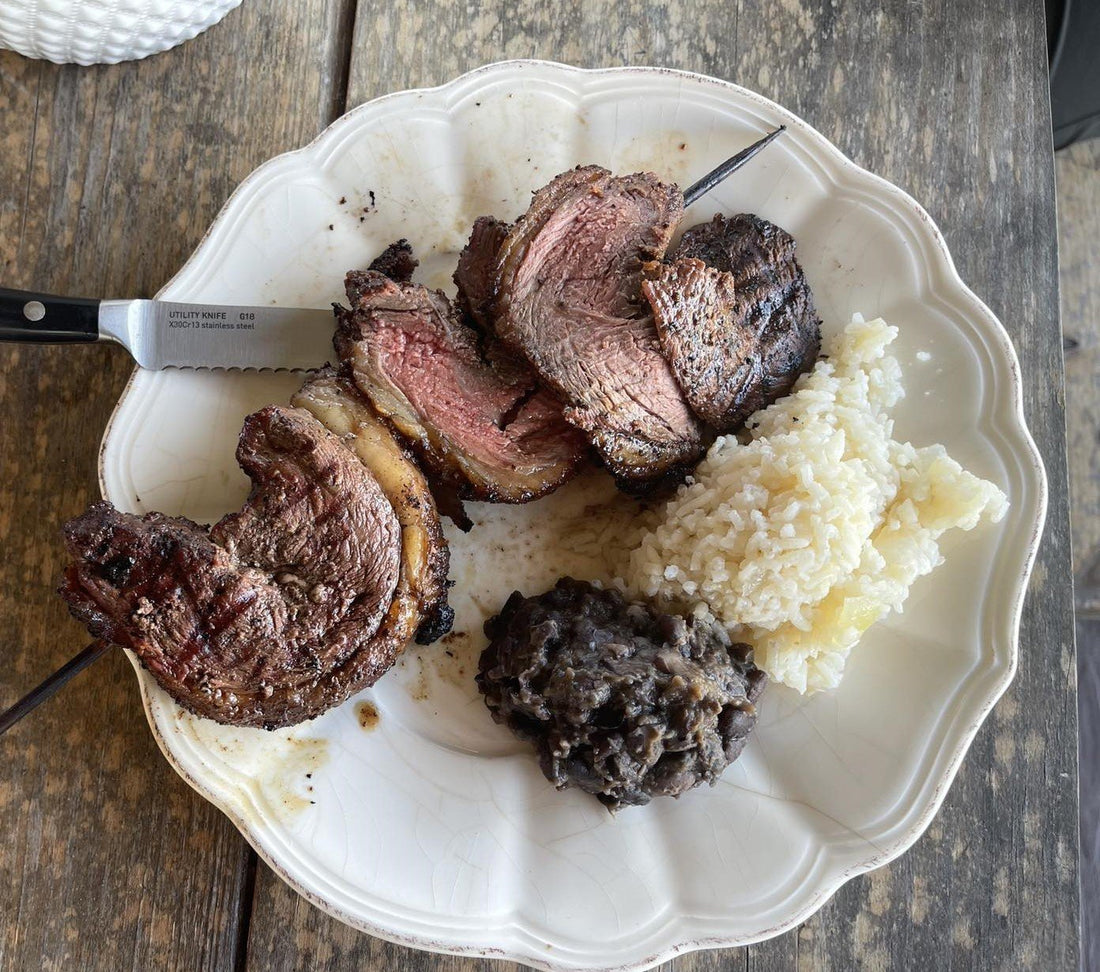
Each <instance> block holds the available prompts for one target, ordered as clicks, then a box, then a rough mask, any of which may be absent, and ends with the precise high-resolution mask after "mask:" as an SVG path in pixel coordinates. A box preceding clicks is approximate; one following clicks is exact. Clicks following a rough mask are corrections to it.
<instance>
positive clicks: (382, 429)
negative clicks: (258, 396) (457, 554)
mask: <svg viewBox="0 0 1100 972" xmlns="http://www.w3.org/2000/svg"><path fill="white" fill-rule="evenodd" d="M290 402H291V404H292V405H295V406H297V407H299V408H304V409H306V410H307V411H309V412H310V413H312V415H313V416H314V417H315V418H316V419H317V420H318V421H320V422H321V424H322V425H324V426H325V428H327V429H328V430H329V431H330V432H334V433H335V434H336V435H338V436H340V437H341V439H342V440H343V441H344V443H345V444H346V445H347V446H348V447H349V448H350V449H351V450H352V451H353V452H354V453H355V454H356V455H357V456H358V457H359V459H360V461H361V462H362V463H363V465H364V466H366V467H367V469H368V470H370V473H371V475H373V476H374V478H375V479H376V480H377V481H378V485H379V486H380V487H381V488H382V492H384V493H385V494H386V498H387V499H388V500H389V501H390V505H391V506H392V507H393V510H394V513H396V514H397V520H398V523H399V524H400V526H401V563H400V574H399V576H398V580H397V587H396V589H395V590H394V596H393V602H392V603H391V604H390V607H389V610H388V611H387V612H386V616H385V617H384V618H383V620H382V623H381V624H380V625H379V635H380V636H381V635H382V634H383V633H384V635H385V637H386V638H387V639H388V640H389V642H390V643H391V644H393V646H394V648H395V651H400V650H401V649H402V648H403V647H404V646H405V645H406V644H408V643H409V642H410V641H412V640H413V639H414V638H415V640H416V641H418V642H419V643H420V644H430V643H431V642H433V641H435V640H436V639H437V638H440V637H442V636H443V635H445V634H446V633H447V632H448V631H449V630H450V629H451V622H452V621H453V620H454V611H452V610H451V608H450V607H449V606H448V605H447V567H448V563H449V559H450V557H449V551H448V549H447V542H446V540H445V539H444V537H443V529H442V526H441V525H440V522H439V514H438V512H437V511H436V506H435V502H434V501H433V499H432V494H431V491H430V490H429V488H428V483H427V481H426V480H425V479H424V474H423V473H421V471H420V469H419V467H417V465H416V464H415V463H414V462H413V461H412V459H411V458H410V457H409V456H407V455H406V454H405V452H404V451H403V450H402V448H401V446H399V445H398V444H397V440H396V439H394V437H393V434H392V433H391V432H390V430H389V429H388V428H387V427H386V426H385V425H384V424H383V422H382V420H381V419H379V418H378V416H377V415H375V413H374V411H373V410H372V409H371V407H370V404H369V403H368V402H367V401H366V399H364V398H363V396H362V395H361V394H360V393H359V391H358V389H356V387H355V386H354V385H353V384H352V382H351V381H349V380H348V379H347V378H344V377H341V376H338V375H337V374H336V373H335V372H333V371H332V370H330V369H326V370H323V371H321V372H318V374H317V375H315V376H314V377H313V378H311V379H310V380H309V381H307V382H306V383H305V384H304V385H303V386H302V387H301V388H300V389H299V390H298V391H297V392H295V394H294V395H293V397H292V398H291V400H290ZM376 640H378V638H376Z"/></svg>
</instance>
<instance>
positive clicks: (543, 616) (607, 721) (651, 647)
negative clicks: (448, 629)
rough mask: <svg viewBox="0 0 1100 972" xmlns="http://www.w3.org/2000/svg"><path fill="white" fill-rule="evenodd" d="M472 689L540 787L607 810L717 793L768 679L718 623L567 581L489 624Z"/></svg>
mask: <svg viewBox="0 0 1100 972" xmlns="http://www.w3.org/2000/svg"><path fill="white" fill-rule="evenodd" d="M485 632H486V634H487V635H488V636H489V638H490V643H489V647H488V648H486V649H485V651H484V652H483V653H482V655H481V661H480V664H479V673H478V676H477V684H478V688H479V689H481V691H482V693H483V694H484V696H485V703H486V705H487V706H488V707H489V711H490V712H491V713H492V716H493V719H494V720H495V721H497V722H500V723H504V724H505V725H507V726H508V727H509V728H510V729H511V730H512V732H514V733H515V734H516V735H517V736H519V737H520V738H521V739H525V740H528V741H529V742H531V743H533V744H534V746H535V749H536V751H537V753H538V759H539V765H540V766H541V768H542V771H543V773H544V774H545V775H546V778H547V779H548V780H550V781H551V782H552V783H554V784H555V785H556V786H557V787H558V788H559V789H561V788H563V787H566V786H577V787H580V788H581V789H582V790H584V791H586V792H588V793H592V794H594V795H595V796H596V798H597V799H599V800H600V801H601V802H602V803H604V804H605V805H607V806H608V807H610V808H611V809H612V810H616V809H619V808H620V807H623V806H628V805H631V804H634V805H639V804H645V803H648V802H649V800H650V798H651V797H654V796H679V795H680V794H681V793H684V792H685V791H687V790H689V789H691V788H692V787H695V786H698V785H699V784H700V783H712V784H713V783H714V782H715V781H716V780H717V779H718V777H719V775H721V773H722V771H723V770H724V769H725V768H726V767H727V766H728V765H729V764H730V763H731V762H733V761H734V760H735V759H736V758H737V757H738V756H739V755H740V754H741V750H742V749H743V748H744V746H745V743H746V741H747V740H748V736H749V733H750V732H752V729H753V727H754V726H755V724H756V702H757V699H758V698H759V697H760V693H761V692H762V691H763V689H764V684H765V681H766V676H765V675H764V673H763V672H762V671H760V670H759V669H758V668H757V667H756V666H755V665H754V664H753V663H752V649H750V648H749V646H748V645H742V644H731V643H730V640H729V637H728V635H727V634H726V632H725V630H724V629H723V628H722V627H721V626H720V625H717V624H713V623H711V624H708V623H706V622H702V621H699V620H696V619H684V618H681V617H679V616H677V615H672V614H661V613H660V612H658V611H657V610H656V609H654V608H653V607H651V606H650V605H648V604H642V603H630V602H628V601H627V600H626V599H625V598H624V597H623V596H622V595H621V594H619V593H618V592H616V591H610V590H599V589H598V588H595V587H593V586H592V585H591V584H587V583H584V582H582V581H575V580H571V579H570V578H564V579H563V580H560V581H558V583H557V586H556V587H554V589H553V590H551V591H548V592H547V593H545V594H541V595H539V596H538V597H527V598H525V597H522V596H521V595H520V594H518V593H515V594H513V595H512V596H511V597H510V598H509V599H508V602H507V603H506V604H505V605H504V609H503V610H502V611H501V612H500V614H499V615H497V616H496V617H495V618H492V619H491V620H489V621H488V622H486V625H485Z"/></svg>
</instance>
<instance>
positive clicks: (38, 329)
mask: <svg viewBox="0 0 1100 972" xmlns="http://www.w3.org/2000/svg"><path fill="white" fill-rule="evenodd" d="M99 304H100V302H99V301H98V300H89V299H87V298H85V297H54V296H53V295H52V294H36V293H32V292H30V291H26V290H8V289H6V288H4V287H0V341H29V342H31V343H34V344H69V343H73V342H78V341H98V340H99Z"/></svg>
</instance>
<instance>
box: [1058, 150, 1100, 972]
mask: <svg viewBox="0 0 1100 972" xmlns="http://www.w3.org/2000/svg"><path fill="white" fill-rule="evenodd" d="M1056 171H1057V176H1058V251H1059V263H1060V267H1059V278H1060V281H1061V288H1062V336H1063V342H1064V346H1065V351H1066V425H1067V426H1068V430H1067V431H1068V436H1069V478H1070V498H1071V514H1072V515H1071V517H1070V523H1071V526H1072V528H1073V561H1074V579H1075V588H1074V589H1075V594H1076V602H1077V649H1078V650H1077V672H1078V699H1077V712H1078V720H1079V722H1080V727H1081V738H1080V745H1079V751H1080V753H1081V785H1080V788H1079V789H1080V793H1081V904H1082V907H1081V967H1082V968H1084V969H1100V451H1098V450H1097V442H1098V441H1100V382H1098V380H1097V379H1098V378H1100V263H1098V261H1097V243H1096V241H1097V239H1100V140H1093V141H1091V142H1082V143H1080V144H1078V145H1074V146H1073V147H1072V148H1068V149H1066V150H1064V151H1062V152H1059V153H1058V157H1057V161H1056Z"/></svg>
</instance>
